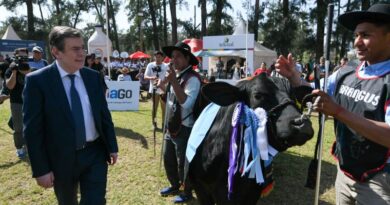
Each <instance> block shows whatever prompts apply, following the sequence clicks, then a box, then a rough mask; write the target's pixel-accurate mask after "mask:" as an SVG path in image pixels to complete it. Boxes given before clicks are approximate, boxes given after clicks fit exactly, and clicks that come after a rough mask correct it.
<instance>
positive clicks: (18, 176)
mask: <svg viewBox="0 0 390 205" xmlns="http://www.w3.org/2000/svg"><path fill="white" fill-rule="evenodd" d="M9 116H10V110H9V101H7V102H5V103H4V104H2V105H0V151H1V155H0V204H2V205H3V204H18V205H19V204H29V205H30V204H56V199H55V197H54V192H53V190H52V189H47V190H45V189H43V188H40V187H39V186H38V185H37V184H36V183H35V180H34V179H32V178H31V170H30V167H29V162H28V160H23V161H21V160H19V159H18V158H17V157H16V154H15V148H14V144H13V139H12V132H11V130H10V129H9V128H8V126H7V121H8V118H9ZM112 116H113V120H114V124H115V130H116V134H117V139H118V144H119V148H120V151H119V161H118V163H117V164H116V165H115V166H112V167H109V176H108V187H107V204H115V205H122V204H130V205H133V204H153V205H154V204H172V202H171V201H172V199H173V197H167V198H163V197H160V196H159V190H160V188H162V187H165V186H166V185H168V182H167V180H166V177H165V172H164V169H163V167H161V168H160V166H159V161H160V149H161V139H162V133H161V131H160V132H157V145H156V156H154V152H153V150H154V149H153V130H152V123H151V102H150V101H149V102H140V108H139V111H137V112H112ZM159 120H160V118H159ZM313 124H314V127H315V130H316V132H317V124H318V123H317V118H316V117H315V118H313ZM158 125H161V120H160V121H159V122H158ZM325 135H326V136H325V140H324V152H323V159H324V161H323V163H322V170H323V171H322V176H321V191H320V196H321V202H320V204H335V194H334V186H333V184H334V179H335V175H336V166H335V161H334V160H333V159H332V157H331V155H330V153H329V150H330V146H331V144H332V142H333V140H334V134H333V122H332V120H328V121H327V125H326V129H325ZM314 145H315V139H314V138H313V139H312V140H311V141H309V142H308V143H306V144H305V145H304V146H301V147H294V148H291V149H289V150H288V151H286V152H284V153H280V154H279V155H278V156H277V158H276V159H275V163H274V177H275V179H276V185H275V188H274V191H273V192H271V194H270V195H269V196H268V197H267V198H264V199H262V200H261V201H260V202H259V203H258V204H289V205H291V204H299V205H302V204H303V205H304V204H313V202H314V191H313V190H310V189H308V188H305V187H304V184H305V182H306V175H307V168H308V165H309V163H310V160H311V158H312V156H313V153H314ZM189 204H198V203H197V202H196V201H192V202H190V203H189Z"/></svg>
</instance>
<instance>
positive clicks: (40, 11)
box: [38, 0, 51, 28]
mask: <svg viewBox="0 0 390 205" xmlns="http://www.w3.org/2000/svg"><path fill="white" fill-rule="evenodd" d="M38 8H39V13H40V14H41V21H42V25H43V27H44V28H46V22H45V18H43V12H42V6H41V1H40V0H39V1H38ZM50 27H51V26H50Z"/></svg>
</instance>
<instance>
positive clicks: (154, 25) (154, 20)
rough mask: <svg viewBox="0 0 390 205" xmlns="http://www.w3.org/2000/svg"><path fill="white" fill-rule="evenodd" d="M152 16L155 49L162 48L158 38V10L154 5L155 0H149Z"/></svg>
mask: <svg viewBox="0 0 390 205" xmlns="http://www.w3.org/2000/svg"><path fill="white" fill-rule="evenodd" d="M148 5H149V11H150V16H151V17H152V25H153V44H154V50H158V49H160V45H159V39H158V28H157V20H156V11H155V9H154V8H155V7H154V3H153V0H148Z"/></svg>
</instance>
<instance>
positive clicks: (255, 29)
mask: <svg viewBox="0 0 390 205" xmlns="http://www.w3.org/2000/svg"><path fill="white" fill-rule="evenodd" d="M259 16H260V0H256V1H255V16H254V19H253V33H254V34H255V42H256V41H257V40H258V38H259V37H258V35H259Z"/></svg>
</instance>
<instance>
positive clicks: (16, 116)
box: [5, 48, 30, 159]
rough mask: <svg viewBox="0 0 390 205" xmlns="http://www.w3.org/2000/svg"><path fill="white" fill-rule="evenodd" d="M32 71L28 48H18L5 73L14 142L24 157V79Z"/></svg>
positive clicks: (18, 151)
mask: <svg viewBox="0 0 390 205" xmlns="http://www.w3.org/2000/svg"><path fill="white" fill-rule="evenodd" d="M29 72H30V66H29V64H28V50H27V48H18V49H16V50H15V52H14V61H13V62H12V63H11V64H10V66H9V68H8V69H7V71H6V73H5V78H6V86H7V88H8V89H9V91H10V93H9V94H10V101H11V104H10V105H11V115H12V122H13V128H14V143H15V147H16V154H17V156H18V157H19V158H20V159H22V158H24V157H25V156H26V150H25V148H24V144H25V141H24V138H23V135H22V131H23V120H22V117H23V116H22V105H23V99H22V92H23V87H24V79H25V76H26V74H27V73H29Z"/></svg>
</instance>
